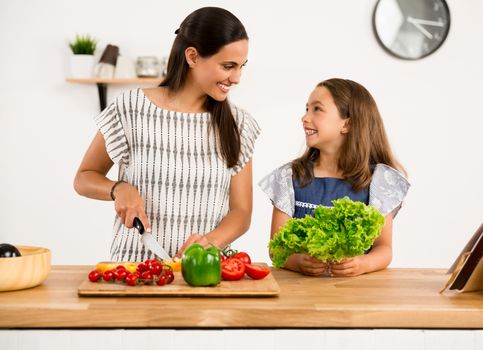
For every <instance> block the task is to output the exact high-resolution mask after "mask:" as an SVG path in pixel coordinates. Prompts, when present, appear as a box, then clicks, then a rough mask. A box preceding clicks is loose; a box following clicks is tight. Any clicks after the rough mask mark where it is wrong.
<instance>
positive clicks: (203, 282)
mask: <svg viewBox="0 0 483 350" xmlns="http://www.w3.org/2000/svg"><path fill="white" fill-rule="evenodd" d="M181 273H182V274H183V279H184V280H185V281H186V283H188V284H189V285H191V286H195V287H200V286H216V285H217V284H218V283H220V281H221V259H220V251H219V250H218V249H217V248H216V247H209V248H206V249H205V248H203V246H202V245H200V244H198V243H194V244H192V245H190V246H189V247H188V248H186V250H185V251H184V253H183V258H182V259H181Z"/></svg>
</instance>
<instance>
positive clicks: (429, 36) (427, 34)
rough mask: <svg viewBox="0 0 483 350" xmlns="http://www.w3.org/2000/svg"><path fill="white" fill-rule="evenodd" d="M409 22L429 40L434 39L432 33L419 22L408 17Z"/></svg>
mask: <svg viewBox="0 0 483 350" xmlns="http://www.w3.org/2000/svg"><path fill="white" fill-rule="evenodd" d="M407 21H408V22H409V23H411V24H412V25H414V26H415V27H416V28H418V29H419V31H420V32H421V33H423V34H424V35H425V36H426V37H427V38H428V39H433V34H431V33H430V32H428V31H427V30H426V29H425V28H424V27H423V26H422V25H421V24H419V23H418V22H416V21H414V18H412V17H408V18H407Z"/></svg>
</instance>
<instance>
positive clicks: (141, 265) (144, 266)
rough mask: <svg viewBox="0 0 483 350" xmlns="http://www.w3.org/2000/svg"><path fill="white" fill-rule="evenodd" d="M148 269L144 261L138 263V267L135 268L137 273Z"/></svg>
mask: <svg viewBox="0 0 483 350" xmlns="http://www.w3.org/2000/svg"><path fill="white" fill-rule="evenodd" d="M148 270H149V267H148V265H146V264H144V263H140V264H139V265H138V267H137V268H136V271H137V272H139V273H143V272H144V271H148Z"/></svg>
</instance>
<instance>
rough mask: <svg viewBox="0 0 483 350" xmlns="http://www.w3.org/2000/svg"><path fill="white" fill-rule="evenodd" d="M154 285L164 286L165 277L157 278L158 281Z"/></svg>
mask: <svg viewBox="0 0 483 350" xmlns="http://www.w3.org/2000/svg"><path fill="white" fill-rule="evenodd" d="M156 284H157V285H158V286H164V285H165V284H166V276H165V275H161V277H159V280H157V281H156Z"/></svg>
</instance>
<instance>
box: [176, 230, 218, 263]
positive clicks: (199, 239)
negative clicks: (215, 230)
mask: <svg viewBox="0 0 483 350" xmlns="http://www.w3.org/2000/svg"><path fill="white" fill-rule="evenodd" d="M194 243H198V244H201V245H202V246H203V247H205V248H207V247H210V246H215V245H214V244H213V243H211V242H210V241H209V240H208V238H207V237H206V235H200V234H198V233H193V234H192V235H190V236H189V237H188V239H187V240H186V242H184V244H183V246H182V247H181V248H180V249H179V251H178V252H177V253H176V255H175V256H174V257H175V258H179V259H181V257H182V256H183V252H184V250H185V249H186V248H188V247H189V246H190V245H192V244H194ZM215 247H216V246H215ZM217 248H218V247H217Z"/></svg>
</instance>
